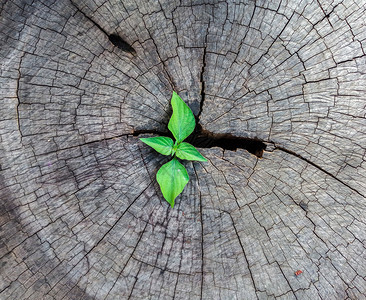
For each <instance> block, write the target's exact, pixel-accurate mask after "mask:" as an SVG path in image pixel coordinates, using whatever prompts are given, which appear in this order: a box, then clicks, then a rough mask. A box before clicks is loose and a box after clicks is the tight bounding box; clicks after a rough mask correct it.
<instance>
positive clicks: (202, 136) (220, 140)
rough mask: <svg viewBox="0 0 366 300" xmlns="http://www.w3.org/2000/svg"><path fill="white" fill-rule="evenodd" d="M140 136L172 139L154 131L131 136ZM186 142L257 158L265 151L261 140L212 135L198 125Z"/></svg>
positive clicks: (164, 133) (165, 133)
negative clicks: (157, 136)
mask: <svg viewBox="0 0 366 300" xmlns="http://www.w3.org/2000/svg"><path fill="white" fill-rule="evenodd" d="M141 134H156V135H160V136H168V137H170V138H173V135H172V134H171V133H170V132H161V131H156V130H136V131H134V133H133V136H139V135H141ZM186 142H188V143H190V144H192V145H193V146H195V147H197V148H213V147H219V148H222V149H224V150H230V151H236V150H238V149H245V150H247V151H248V152H250V153H252V154H254V155H255V156H257V157H259V158H261V157H262V156H263V151H264V150H266V144H265V143H264V142H262V141H261V140H257V139H251V138H245V137H238V136H234V135H232V134H230V133H212V132H209V131H207V130H204V129H202V127H201V125H199V124H198V125H197V126H196V129H195V131H194V132H193V133H192V134H191V135H190V136H189V137H188V138H187V140H186Z"/></svg>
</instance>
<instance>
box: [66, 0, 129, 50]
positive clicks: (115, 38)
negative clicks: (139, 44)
mask: <svg viewBox="0 0 366 300" xmlns="http://www.w3.org/2000/svg"><path fill="white" fill-rule="evenodd" d="M70 2H71V4H72V5H73V6H74V7H75V8H76V9H77V10H78V11H79V12H80V13H81V14H82V15H83V16H84V17H85V18H87V19H88V20H89V21H90V22H92V23H93V24H94V25H95V26H96V27H98V29H99V30H100V31H102V32H103V33H104V34H105V35H106V36H108V39H109V40H110V42H111V43H112V44H113V45H114V46H116V47H117V48H119V49H121V50H122V51H124V52H128V53H131V54H136V51H135V49H134V48H133V47H132V46H131V45H129V44H128V43H127V42H126V41H125V40H123V39H122V38H121V37H120V36H119V35H118V34H115V33H112V34H108V33H107V31H105V30H104V29H103V28H102V26H100V25H99V24H98V23H97V22H95V21H94V20H93V19H92V18H91V17H89V16H88V15H87V14H86V13H84V12H83V11H82V10H81V9H80V8H79V7H78V6H77V5H76V4H75V3H74V2H73V1H72V0H70Z"/></svg>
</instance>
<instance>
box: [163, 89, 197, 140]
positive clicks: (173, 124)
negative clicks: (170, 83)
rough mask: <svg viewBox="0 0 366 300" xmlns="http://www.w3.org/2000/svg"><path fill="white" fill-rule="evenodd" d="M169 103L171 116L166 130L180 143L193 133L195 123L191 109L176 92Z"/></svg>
mask: <svg viewBox="0 0 366 300" xmlns="http://www.w3.org/2000/svg"><path fill="white" fill-rule="evenodd" d="M171 103H172V107H173V114H172V117H171V118H170V120H169V123H168V128H169V130H170V131H171V132H172V133H173V136H174V137H175V139H176V140H177V142H178V143H180V142H181V141H183V140H184V139H185V138H187V137H188V136H189V135H190V134H191V133H192V132H193V130H194V128H195V126H196V122H195V119H194V115H193V113H192V111H191V109H190V108H189V107H188V106H187V104H185V103H184V101H183V100H182V99H181V98H180V97H179V96H178V94H177V93H176V92H173V96H172V100H171Z"/></svg>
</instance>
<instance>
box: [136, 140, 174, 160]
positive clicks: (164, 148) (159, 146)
mask: <svg viewBox="0 0 366 300" xmlns="http://www.w3.org/2000/svg"><path fill="white" fill-rule="evenodd" d="M140 140H141V141H142V142H144V143H145V144H147V145H149V146H150V147H152V148H154V149H155V150H156V151H158V152H159V153H161V154H163V155H170V154H171V153H172V150H173V144H174V142H173V140H172V139H171V138H168V137H165V136H158V137H151V138H141V139H140Z"/></svg>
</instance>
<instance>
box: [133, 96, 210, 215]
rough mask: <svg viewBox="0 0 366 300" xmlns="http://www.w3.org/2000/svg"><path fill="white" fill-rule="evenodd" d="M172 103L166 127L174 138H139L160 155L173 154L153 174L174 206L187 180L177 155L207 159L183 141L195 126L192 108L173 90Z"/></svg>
mask: <svg viewBox="0 0 366 300" xmlns="http://www.w3.org/2000/svg"><path fill="white" fill-rule="evenodd" d="M171 104H172V107H173V114H172V116H171V118H170V120H169V123H168V129H169V130H170V132H171V133H172V134H173V136H174V138H175V142H174V141H173V140H172V139H171V138H169V137H165V136H159V137H152V138H141V139H140V140H141V141H142V142H144V143H145V144H147V145H149V146H150V147H152V148H154V149H155V150H156V151H157V152H159V153H161V154H163V155H171V156H172V157H173V158H172V160H171V161H169V162H168V163H166V164H164V165H163V166H162V167H161V168H160V169H159V171H158V173H157V174H156V180H157V181H158V183H159V185H160V189H161V192H162V193H163V196H164V198H165V200H166V201H168V202H169V204H170V205H171V207H172V208H173V207H174V201H175V198H176V197H177V196H178V195H179V194H180V193H181V192H182V191H183V189H184V187H185V186H186V184H187V183H188V181H189V176H188V173H187V170H186V168H185V167H184V166H183V165H182V164H181V163H180V162H179V161H178V159H177V158H180V159H186V160H192V161H207V159H206V158H204V157H203V156H202V155H201V153H199V152H198V151H197V149H196V148H195V147H193V146H192V145H191V144H189V143H186V142H183V140H185V139H186V138H187V137H188V136H189V135H190V134H191V133H192V132H193V130H194V128H195V127H196V122H195V119H194V116H193V113H192V111H191V109H190V108H189V107H188V106H187V104H185V103H184V101H183V100H182V99H181V98H180V97H179V96H178V94H177V93H176V92H173V95H172V100H171Z"/></svg>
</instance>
